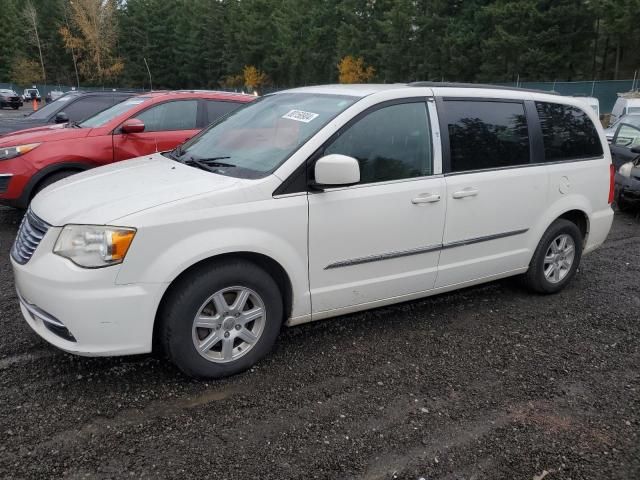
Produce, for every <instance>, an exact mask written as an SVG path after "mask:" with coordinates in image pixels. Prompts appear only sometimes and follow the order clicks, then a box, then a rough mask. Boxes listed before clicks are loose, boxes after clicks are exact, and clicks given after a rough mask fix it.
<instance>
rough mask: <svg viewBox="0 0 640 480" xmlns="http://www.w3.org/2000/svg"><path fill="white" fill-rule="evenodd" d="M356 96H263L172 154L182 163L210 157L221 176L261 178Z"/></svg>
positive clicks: (309, 94)
mask: <svg viewBox="0 0 640 480" xmlns="http://www.w3.org/2000/svg"><path fill="white" fill-rule="evenodd" d="M356 100H358V97H351V96H342V95H319V94H312V93H281V94H276V95H269V96H266V97H262V98H260V99H258V100H256V101H254V102H251V103H249V104H247V105H246V106H244V107H242V108H240V109H238V110H236V111H235V112H233V113H231V114H230V115H228V116H226V117H224V118H222V119H221V120H220V121H219V122H216V123H214V124H213V125H211V126H210V127H209V128H208V129H207V130H205V131H203V132H202V133H201V134H199V135H197V136H196V137H194V138H193V139H191V140H190V141H188V142H187V143H185V144H184V145H183V148H182V149H179V150H178V151H176V152H174V156H177V157H178V159H179V160H181V161H184V162H185V163H189V161H190V160H191V161H192V162H196V163H199V164H207V162H209V161H210V162H211V163H208V166H210V167H221V168H220V169H218V170H215V171H216V173H220V174H225V175H231V176H238V177H244V178H258V177H262V176H265V175H266V174H267V173H270V172H272V171H273V170H275V169H276V168H277V167H278V166H280V164H282V163H283V162H284V161H285V160H286V159H287V158H289V156H291V154H292V153H293V152H295V151H296V150H297V149H298V148H299V147H300V146H301V145H303V144H304V143H305V142H306V141H307V140H309V139H310V138H311V137H312V136H313V135H314V134H315V133H317V132H318V131H319V130H320V129H321V128H322V127H323V126H325V125H326V124H327V123H328V122H329V121H330V120H332V119H333V118H335V117H336V116H337V115H338V114H339V113H341V112H342V111H344V110H345V109H346V108H347V107H349V106H350V105H352V104H353V103H354V102H355V101H356ZM218 160H222V161H221V162H218Z"/></svg>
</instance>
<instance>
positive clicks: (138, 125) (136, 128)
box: [120, 118, 144, 133]
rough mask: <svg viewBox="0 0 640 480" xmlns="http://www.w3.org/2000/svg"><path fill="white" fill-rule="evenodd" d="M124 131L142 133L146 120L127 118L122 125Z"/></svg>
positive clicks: (121, 128) (121, 129)
mask: <svg viewBox="0 0 640 480" xmlns="http://www.w3.org/2000/svg"><path fill="white" fill-rule="evenodd" d="M120 131H121V132H122V133H142V132H144V122H143V121H142V120H139V119H137V118H130V119H129V120H126V121H125V122H124V123H123V124H122V125H121V126H120Z"/></svg>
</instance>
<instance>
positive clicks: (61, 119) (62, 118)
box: [53, 112, 69, 123]
mask: <svg viewBox="0 0 640 480" xmlns="http://www.w3.org/2000/svg"><path fill="white" fill-rule="evenodd" d="M53 121H54V122H56V123H67V122H68V121H69V116H68V115H67V114H66V113H64V112H58V113H56V116H55V118H54V119H53Z"/></svg>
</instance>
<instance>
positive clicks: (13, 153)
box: [0, 143, 40, 160]
mask: <svg viewBox="0 0 640 480" xmlns="http://www.w3.org/2000/svg"><path fill="white" fill-rule="evenodd" d="M39 145H40V144H39V143H29V144H27V145H18V146H15V147H0V160H9V159H10V158H15V157H19V156H20V155H24V154H25V153H29V152H30V151H31V150H33V149H34V148H36V147H38V146H39Z"/></svg>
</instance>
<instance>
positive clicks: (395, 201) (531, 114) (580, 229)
mask: <svg viewBox="0 0 640 480" xmlns="http://www.w3.org/2000/svg"><path fill="white" fill-rule="evenodd" d="M612 176H613V175H612V169H611V156H610V153H609V149H608V148H607V142H606V140H605V137H604V134H603V132H602V128H601V127H600V126H599V122H598V119H597V118H596V116H595V113H594V112H593V111H592V110H591V109H587V108H586V107H585V106H584V103H583V102H582V101H581V100H579V99H574V98H571V97H565V96H556V95H551V94H546V93H538V92H533V91H525V90H519V89H504V88H495V87H493V88H492V87H484V88H478V87H477V86H472V87H469V86H465V85H457V84H432V83H414V84H409V85H331V86H316V87H307V88H300V89H294V90H288V91H283V92H279V93H276V94H272V95H267V96H265V97H263V98H261V99H259V100H257V101H255V102H253V103H251V104H249V105H248V106H246V107H243V108H242V109H239V110H237V111H236V112H234V113H232V114H230V115H229V116H227V117H225V118H224V119H222V120H221V121H219V122H218V123H215V124H213V125H212V126H210V127H209V128H208V129H206V130H204V131H203V132H202V133H200V134H199V135H197V136H196V137H194V138H193V139H191V140H189V141H188V142H187V143H186V144H184V145H183V146H182V147H181V148H178V149H176V150H174V151H171V152H164V153H158V154H154V155H151V156H148V157H140V158H138V159H134V160H130V161H126V162H119V163H117V164H114V165H109V166H106V167H102V168H96V169H93V170H91V171H89V172H85V173H80V174H78V175H74V176H73V177H70V178H68V179H65V180H62V181H60V182H58V183H56V184H53V185H52V186H50V187H48V188H47V189H45V190H44V191H43V192H42V193H40V194H39V195H38V196H36V198H35V199H34V201H33V202H32V205H31V208H30V209H29V211H28V212H27V214H26V216H25V218H24V221H23V223H22V226H21V227H20V230H19V232H18V236H17V239H16V242H15V245H14V247H13V249H12V252H11V257H12V265H13V269H14V274H15V284H16V288H17V291H18V295H19V298H20V305H21V309H22V313H23V315H24V317H25V319H26V321H27V322H28V323H29V325H30V326H31V327H32V328H33V329H34V330H35V331H36V332H37V333H38V334H39V335H41V336H42V337H43V338H44V339H46V340H47V341H49V342H50V343H52V344H53V345H55V346H57V347H59V348H61V349H63V350H66V351H68V352H73V353H77V354H81V355H125V354H136V353H146V352H150V351H151V350H152V346H153V345H159V346H160V347H161V348H163V349H164V351H165V352H166V354H167V355H168V357H169V358H170V359H171V360H172V361H173V362H175V363H176V364H177V365H178V366H179V367H180V368H181V369H182V370H183V371H184V372H186V373H187V374H189V375H193V376H197V377H221V376H225V375H230V374H234V373H237V372H240V371H242V370H245V369H247V368H249V367H250V366H251V365H253V364H254V363H255V362H256V361H258V360H259V359H260V358H261V357H263V356H264V355H265V354H266V353H267V352H268V351H269V350H270V349H271V347H272V345H273V344H274V342H275V341H276V337H277V336H278V332H279V331H280V328H281V326H282V324H283V323H285V324H286V325H297V324H300V323H304V322H309V321H313V320H320V319H324V318H329V317H335V316H338V315H343V314H347V313H351V312H356V311H359V310H365V309H369V308H373V307H378V306H382V305H389V304H393V303H397V302H403V301H407V300H413V299H417V298H421V297H425V296H428V295H434V294H438V293H443V292H447V291H450V290H455V289H459V288H462V287H467V286H470V285H475V284H479V283H483V282H488V281H491V280H495V279H499V278H503V277H508V276H512V275H521V276H522V277H523V278H524V280H525V282H526V283H527V284H528V285H529V286H530V287H531V289H532V290H533V291H535V292H540V293H554V292H558V291H559V290H561V289H562V288H564V287H565V286H566V285H567V284H568V283H569V282H570V281H571V279H572V278H573V276H574V275H575V273H576V269H577V268H578V265H579V263H580V259H581V256H582V255H583V254H585V253H588V252H590V251H592V250H594V249H595V248H596V247H598V246H599V245H600V244H602V242H604V240H605V238H606V237H607V234H608V232H609V229H610V227H611V222H612V218H613V212H612V210H611V207H610V204H611V202H612V195H613V188H612V185H613V183H612ZM540 301H544V300H543V299H542V298H541V299H540Z"/></svg>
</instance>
